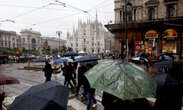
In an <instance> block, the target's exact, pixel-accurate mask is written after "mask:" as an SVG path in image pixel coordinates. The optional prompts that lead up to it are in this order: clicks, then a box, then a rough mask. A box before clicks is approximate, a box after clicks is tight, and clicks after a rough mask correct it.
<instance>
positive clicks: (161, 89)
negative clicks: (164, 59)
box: [154, 62, 183, 110]
mask: <svg viewBox="0 0 183 110" xmlns="http://www.w3.org/2000/svg"><path fill="white" fill-rule="evenodd" d="M182 67H183V66H182V64H179V63H176V62H174V63H173V66H172V68H171V69H169V71H168V76H167V78H166V81H165V84H164V85H160V86H158V89H157V93H156V94H157V96H156V97H157V100H156V102H155V106H154V110H181V106H182V94H183V82H182V80H183V74H182V73H183V71H182V69H183V68H182Z"/></svg>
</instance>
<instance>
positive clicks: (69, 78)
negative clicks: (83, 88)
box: [66, 62, 76, 89]
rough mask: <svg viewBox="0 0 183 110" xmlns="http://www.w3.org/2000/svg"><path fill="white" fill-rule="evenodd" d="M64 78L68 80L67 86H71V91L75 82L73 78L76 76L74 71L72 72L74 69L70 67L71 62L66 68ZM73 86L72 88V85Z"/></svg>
mask: <svg viewBox="0 0 183 110" xmlns="http://www.w3.org/2000/svg"><path fill="white" fill-rule="evenodd" d="M66 77H67V78H68V79H67V81H68V84H69V85H70V86H71V88H72V89H74V86H76V81H75V79H74V77H76V74H75V70H74V67H73V65H72V63H71V62H69V65H68V68H67V75H66ZM71 81H72V83H73V84H74V86H73V84H72V83H71Z"/></svg>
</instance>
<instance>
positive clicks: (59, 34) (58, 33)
mask: <svg viewBox="0 0 183 110" xmlns="http://www.w3.org/2000/svg"><path fill="white" fill-rule="evenodd" d="M56 34H57V35H58V38H59V52H60V36H61V34H62V31H57V32H56Z"/></svg>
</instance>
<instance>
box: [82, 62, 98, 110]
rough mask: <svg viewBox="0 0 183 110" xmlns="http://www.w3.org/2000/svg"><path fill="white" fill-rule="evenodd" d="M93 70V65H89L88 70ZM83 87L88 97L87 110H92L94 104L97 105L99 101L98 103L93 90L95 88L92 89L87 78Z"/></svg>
mask: <svg viewBox="0 0 183 110" xmlns="http://www.w3.org/2000/svg"><path fill="white" fill-rule="evenodd" d="M91 68H92V65H91V64H88V65H87V70H90V69H91ZM83 85H84V91H85V93H87V95H88V104H87V110H90V109H91V105H92V102H93V103H94V104H96V103H97V101H96V99H95V97H94V95H95V89H93V88H91V87H90V84H89V82H88V80H87V78H86V76H84V77H83Z"/></svg>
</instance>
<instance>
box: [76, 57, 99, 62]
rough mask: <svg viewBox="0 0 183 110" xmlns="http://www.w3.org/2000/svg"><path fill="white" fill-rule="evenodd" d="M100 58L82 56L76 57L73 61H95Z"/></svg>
mask: <svg viewBox="0 0 183 110" xmlns="http://www.w3.org/2000/svg"><path fill="white" fill-rule="evenodd" d="M97 60H100V58H99V57H98V56H83V57H80V58H77V59H76V60H75V62H90V61H97Z"/></svg>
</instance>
